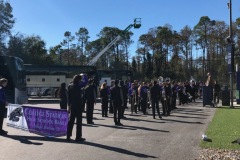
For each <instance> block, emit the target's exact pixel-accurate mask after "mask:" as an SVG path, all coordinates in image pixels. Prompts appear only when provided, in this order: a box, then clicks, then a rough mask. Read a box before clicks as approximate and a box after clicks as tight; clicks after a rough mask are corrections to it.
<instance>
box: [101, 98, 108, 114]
mask: <svg viewBox="0 0 240 160" xmlns="http://www.w3.org/2000/svg"><path fill="white" fill-rule="evenodd" d="M107 113H108V98H102V116H103V117H104V116H107Z"/></svg>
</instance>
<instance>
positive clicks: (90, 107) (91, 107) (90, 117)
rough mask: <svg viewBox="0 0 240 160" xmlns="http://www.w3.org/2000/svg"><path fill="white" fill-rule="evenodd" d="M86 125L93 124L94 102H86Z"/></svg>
mask: <svg viewBox="0 0 240 160" xmlns="http://www.w3.org/2000/svg"><path fill="white" fill-rule="evenodd" d="M86 104H87V113H86V117H87V123H91V122H93V110H94V101H87V102H86Z"/></svg>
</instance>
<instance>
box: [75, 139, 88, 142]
mask: <svg viewBox="0 0 240 160" xmlns="http://www.w3.org/2000/svg"><path fill="white" fill-rule="evenodd" d="M85 140H86V139H85V138H77V139H75V141H76V142H83V141H85Z"/></svg>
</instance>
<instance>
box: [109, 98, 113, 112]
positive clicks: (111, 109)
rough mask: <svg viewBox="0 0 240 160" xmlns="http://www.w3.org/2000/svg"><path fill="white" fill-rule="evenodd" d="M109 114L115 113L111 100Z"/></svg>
mask: <svg viewBox="0 0 240 160" xmlns="http://www.w3.org/2000/svg"><path fill="white" fill-rule="evenodd" d="M109 113H113V101H112V100H111V99H110V105H109Z"/></svg>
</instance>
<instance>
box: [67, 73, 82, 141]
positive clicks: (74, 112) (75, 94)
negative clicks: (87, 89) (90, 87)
mask: <svg viewBox="0 0 240 160" xmlns="http://www.w3.org/2000/svg"><path fill="white" fill-rule="evenodd" d="M80 81H81V76H80V75H75V76H74V77H73V82H72V83H71V84H69V86H68V111H69V112H70V117H69V120H68V125H67V141H70V140H71V136H72V130H73V125H74V121H75V119H77V125H76V128H77V132H76V139H75V141H85V138H82V112H83V103H82V100H83V99H82V90H81V88H80V87H79V83H80Z"/></svg>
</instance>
